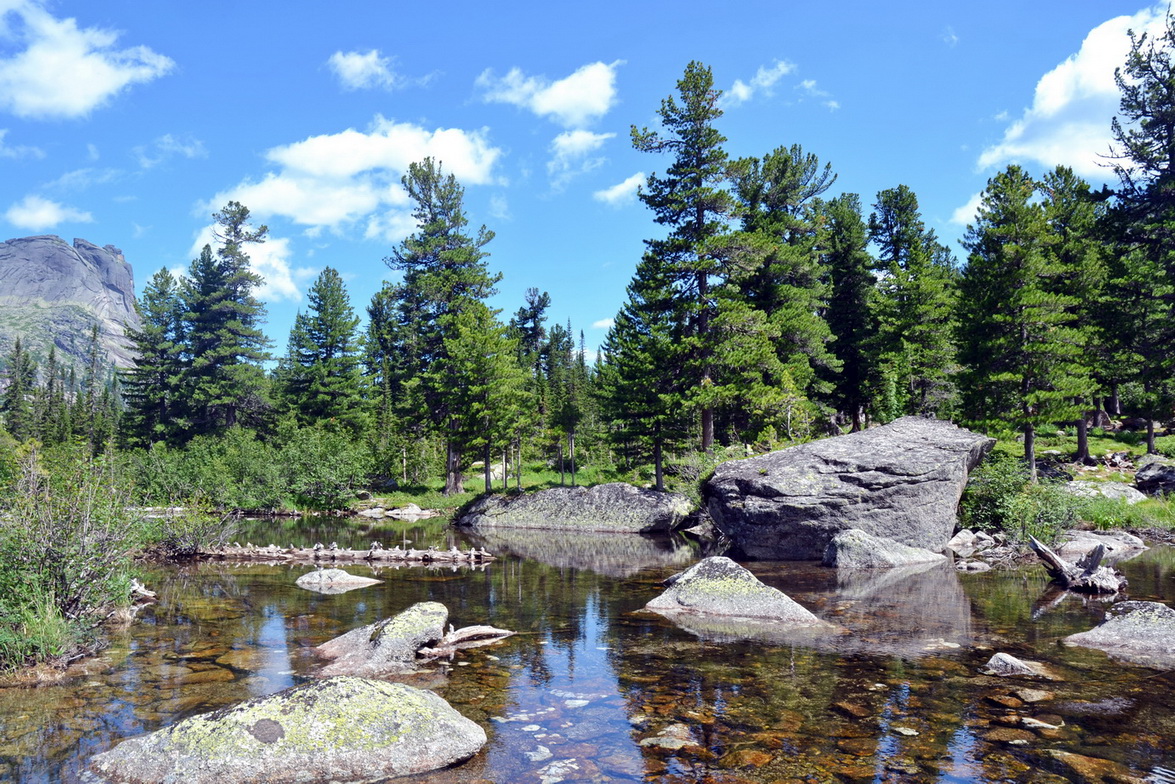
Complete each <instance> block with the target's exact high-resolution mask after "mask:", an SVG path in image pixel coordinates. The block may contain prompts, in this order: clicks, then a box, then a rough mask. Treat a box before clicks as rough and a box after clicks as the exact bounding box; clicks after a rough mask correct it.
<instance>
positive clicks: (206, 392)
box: [180, 201, 269, 436]
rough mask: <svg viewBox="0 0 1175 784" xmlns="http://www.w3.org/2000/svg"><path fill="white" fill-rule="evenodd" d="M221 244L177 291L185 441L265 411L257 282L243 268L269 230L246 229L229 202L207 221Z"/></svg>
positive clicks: (243, 211)
mask: <svg viewBox="0 0 1175 784" xmlns="http://www.w3.org/2000/svg"><path fill="white" fill-rule="evenodd" d="M213 218H214V219H215V220H216V237H217V239H218V241H219V243H220V246H219V247H218V248H217V250H216V253H215V255H214V254H213V252H212V248H211V246H208V245H205V246H204V249H203V250H202V251H201V253H200V256H199V258H197V259H196V260H194V261H193V262H192V265H191V267H190V268H189V270H188V275H187V277H186V278H185V279H184V281H183V283H182V286H181V290H180V301H181V302H182V305H183V308H184V313H183V331H184V338H185V353H184V360H185V373H184V388H185V390H186V392H187V395H186V408H187V412H186V413H187V416H186V419H187V425H188V433H187V435H188V436H193V435H199V434H205V433H219V432H223V431H224V430H226V429H228V428H230V427H232V426H233V425H236V424H252V425H255V424H257V423H258V422H259V420H260V418H261V417H262V416H263V414H264V413H265V411H266V409H267V408H268V402H267V401H266V398H265V379H264V372H263V370H262V368H261V363H262V362H263V361H264V360H266V359H268V358H269V355H268V353H267V351H266V349H267V348H268V346H269V341H268V339H267V338H266V337H265V335H264V333H263V332H262V331H261V323H262V321H263V320H264V316H265V308H264V306H263V305H262V304H261V303H260V302H259V301H258V300H257V298H256V297H255V296H254V291H255V290H256V288H257V287H258V286H259V285H261V276H259V275H258V274H257V273H255V272H253V271H252V270H251V269H250V267H249V255H248V253H247V246H248V245H250V244H256V243H261V242H264V241H265V236H266V234H267V232H268V229H267V228H266V227H265V226H260V227H258V228H256V229H254V228H251V226H250V224H249V210H248V208H246V207H245V206H244V205H242V204H240V203H238V202H235V201H230V202H229V203H228V204H227V205H225V207H224V209H222V210H221V211H219V212H217V213H216V214H215V215H213Z"/></svg>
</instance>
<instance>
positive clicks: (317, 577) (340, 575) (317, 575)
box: [294, 568, 383, 594]
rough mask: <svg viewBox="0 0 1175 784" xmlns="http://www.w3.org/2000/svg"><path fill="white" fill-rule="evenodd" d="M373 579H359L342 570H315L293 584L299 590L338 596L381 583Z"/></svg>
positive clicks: (358, 576) (357, 576)
mask: <svg viewBox="0 0 1175 784" xmlns="http://www.w3.org/2000/svg"><path fill="white" fill-rule="evenodd" d="M382 582H383V580H377V579H375V578H374V577H361V576H360V575H357V574H351V573H350V572H345V571H343V570H342V569H321V568H319V569H315V570H314V571H313V572H307V573H306V574H304V575H302V576H301V577H299V578H298V579H297V580H295V581H294V583H295V584H296V585H297V586H298V587H299V588H305V589H306V590H308V591H314V592H316V593H325V594H339V593H346V592H347V591H353V590H355V589H356V588H366V587H367V586H369V585H376V584H377V583H382Z"/></svg>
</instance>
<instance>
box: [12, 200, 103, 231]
mask: <svg viewBox="0 0 1175 784" xmlns="http://www.w3.org/2000/svg"><path fill="white" fill-rule="evenodd" d="M4 219H5V220H7V221H8V222H9V223H11V224H12V225H13V226H16V227H17V228H18V229H27V230H29V231H45V230H46V229H52V228H55V227H56V226H58V225H60V224H62V223H67V222H70V223H93V222H94V216H92V215H91V214H90V213H88V212H83V211H81V210H78V209H75V208H73V207H69V206H66V205H64V204H59V203H57V202H55V201H50V200H49V199H46V198H44V197H43V196H37V195H35V194H30V195H28V196H25V197H24V199H23V200H21V201H19V202H16V203H15V204H13V205H12V206H11V207H9V208H8V211H7V212H5V213H4Z"/></svg>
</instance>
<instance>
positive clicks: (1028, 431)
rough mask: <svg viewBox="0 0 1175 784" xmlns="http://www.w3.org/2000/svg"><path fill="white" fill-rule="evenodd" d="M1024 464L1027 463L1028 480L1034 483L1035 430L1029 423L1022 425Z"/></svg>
mask: <svg viewBox="0 0 1175 784" xmlns="http://www.w3.org/2000/svg"><path fill="white" fill-rule="evenodd" d="M1024 462H1026V463H1028V480H1029V481H1030V482H1035V481H1036V428H1035V427H1033V425H1032V423H1031V422H1028V423H1026V424H1025V425H1024Z"/></svg>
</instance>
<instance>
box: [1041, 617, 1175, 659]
mask: <svg viewBox="0 0 1175 784" xmlns="http://www.w3.org/2000/svg"><path fill="white" fill-rule="evenodd" d="M1062 642H1064V643H1065V644H1066V645H1080V646H1082V647H1085V648H1097V649H1098V650H1102V651H1105V652H1106V653H1108V654H1110V656H1113V657H1114V658H1115V659H1121V660H1123V661H1127V662H1131V663H1133V664H1141V665H1144V666H1147V667H1158V668H1160V669H1167V670H1169V669H1175V609H1172V608H1170V607H1168V606H1167V605H1165V604H1159V603H1158V602H1118V603H1117V604H1115V605H1112V606H1111V607H1110V609H1108V610H1107V611H1106V619H1105V620H1104V621H1103V622H1102V623H1101V624H1100V625H1099V626H1095V627H1094V628H1092V629H1090V630H1089V631H1087V632H1079V633H1077V634H1071V635H1069V636H1068V637H1066V638H1064V639H1063V640H1062Z"/></svg>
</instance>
